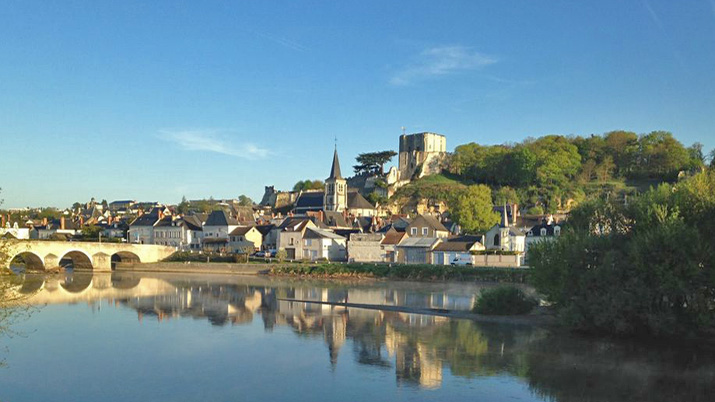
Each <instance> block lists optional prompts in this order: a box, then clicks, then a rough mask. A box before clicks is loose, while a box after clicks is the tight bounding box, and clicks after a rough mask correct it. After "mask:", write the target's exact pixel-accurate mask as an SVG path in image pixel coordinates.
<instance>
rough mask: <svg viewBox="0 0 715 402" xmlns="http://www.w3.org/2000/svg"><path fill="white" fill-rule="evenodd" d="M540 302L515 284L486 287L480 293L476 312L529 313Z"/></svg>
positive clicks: (488, 313) (497, 313)
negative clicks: (514, 285)
mask: <svg viewBox="0 0 715 402" xmlns="http://www.w3.org/2000/svg"><path fill="white" fill-rule="evenodd" d="M538 304H539V303H538V302H537V301H536V299H534V298H533V297H529V296H527V295H526V294H525V293H524V291H522V290H521V289H519V288H515V287H513V286H499V287H496V288H491V289H485V290H483V291H482V293H481V294H480V295H479V299H477V304H476V305H475V306H474V312H475V313H478V314H485V315H516V314H527V313H529V312H530V311H531V310H532V309H533V308H534V307H536V306H537V305H538Z"/></svg>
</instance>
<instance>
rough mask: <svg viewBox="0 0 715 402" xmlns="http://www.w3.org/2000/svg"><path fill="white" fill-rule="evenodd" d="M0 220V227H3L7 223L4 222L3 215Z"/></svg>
mask: <svg viewBox="0 0 715 402" xmlns="http://www.w3.org/2000/svg"><path fill="white" fill-rule="evenodd" d="M1 218H2V219H0V226H1V227H5V224H6V223H7V221H6V220H5V215H3V216H2V217H1Z"/></svg>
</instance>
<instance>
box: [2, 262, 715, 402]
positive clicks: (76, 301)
mask: <svg viewBox="0 0 715 402" xmlns="http://www.w3.org/2000/svg"><path fill="white" fill-rule="evenodd" d="M18 290H19V291H21V292H24V293H27V294H31V295H32V296H31V299H30V300H31V302H32V303H35V304H37V305H38V308H37V309H36V310H35V311H34V313H33V314H32V315H31V316H30V317H29V318H26V319H24V320H20V321H18V322H16V323H15V324H14V325H13V327H12V329H13V330H14V331H15V332H18V333H19V335H17V336H13V337H7V336H2V337H0V345H2V346H3V347H2V348H1V349H0V360H4V365H5V367H2V368H0V401H50V400H52V401H100V400H101V401H128V400H141V401H257V400H265V401H361V400H368V401H460V400H482V401H551V400H554V401H712V400H715V359H714V358H713V355H712V354H710V353H708V352H704V351H702V350H699V349H698V348H696V347H694V346H692V345H678V346H677V347H676V346H675V345H674V346H673V347H667V346H663V345H661V346H658V347H656V346H646V345H639V344H633V343H614V342H608V341H593V340H586V339H582V338H575V337H569V336H556V335H554V334H551V333H549V332H548V331H547V330H544V329H539V328H534V327H525V326H511V325H504V324H499V325H497V324H479V323H475V322H472V321H469V320H449V319H446V318H443V317H435V316H425V315H417V314H407V313H396V312H383V311H379V310H366V309H356V308H349V309H346V308H344V307H340V306H328V305H319V304H312V303H299V302H289V301H283V300H282V299H287V298H290V299H301V300H322V301H337V302H339V301H344V300H345V299H346V297H347V298H348V300H349V302H351V303H369V304H382V305H398V306H413V307H433V308H447V309H469V308H470V306H471V305H472V303H473V295H474V294H475V293H477V292H478V291H479V288H478V287H477V286H475V285H460V284H456V285H455V284H453V285H448V284H422V283H420V284H415V283H407V282H399V283H368V284H366V283H334V282H333V283H331V282H312V281H290V280H275V279H269V278H259V277H217V276H205V277H200V276H176V275H173V276H161V275H150V276H138V275H127V274H122V275H117V274H112V275H95V276H88V275H79V274H75V275H66V276H61V277H53V278H50V279H46V278H43V277H32V276H28V277H27V278H26V281H25V283H24V285H23V287H22V288H21V289H18ZM682 346H685V347H682Z"/></svg>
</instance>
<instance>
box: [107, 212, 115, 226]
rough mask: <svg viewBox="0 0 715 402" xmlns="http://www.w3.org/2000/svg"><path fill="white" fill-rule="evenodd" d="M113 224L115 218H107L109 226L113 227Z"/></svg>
mask: <svg viewBox="0 0 715 402" xmlns="http://www.w3.org/2000/svg"><path fill="white" fill-rule="evenodd" d="M112 222H114V217H113V216H111V215H110V216H109V218H107V225H110V226H111V225H112Z"/></svg>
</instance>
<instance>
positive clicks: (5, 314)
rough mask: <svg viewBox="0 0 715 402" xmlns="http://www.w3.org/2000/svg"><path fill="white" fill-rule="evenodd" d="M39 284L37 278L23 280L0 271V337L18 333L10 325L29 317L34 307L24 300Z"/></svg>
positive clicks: (2, 361) (36, 290)
mask: <svg viewBox="0 0 715 402" xmlns="http://www.w3.org/2000/svg"><path fill="white" fill-rule="evenodd" d="M0 264H2V262H1V261H0ZM38 283H39V286H38ZM41 286H42V281H41V280H37V278H35V280H32V279H30V280H28V281H25V280H24V278H22V277H18V276H15V275H14V274H5V273H1V272H0V338H2V337H4V336H14V335H18V333H17V332H16V331H15V330H13V328H12V327H13V325H15V324H17V323H18V322H19V321H20V320H25V319H27V318H29V317H30V315H31V314H32V312H33V311H34V309H35V308H36V307H33V306H31V305H30V304H28V303H27V302H26V301H27V299H28V298H29V297H30V296H32V295H33V294H35V293H36V292H38V291H39V290H40V289H41ZM4 365H5V363H4V360H3V359H2V358H0V367H2V366H4Z"/></svg>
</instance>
